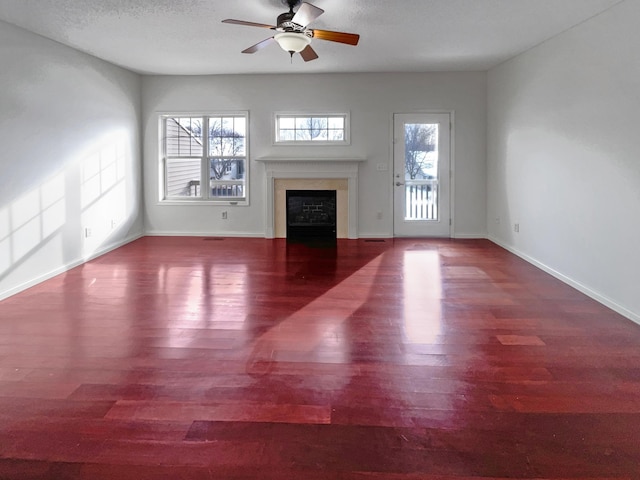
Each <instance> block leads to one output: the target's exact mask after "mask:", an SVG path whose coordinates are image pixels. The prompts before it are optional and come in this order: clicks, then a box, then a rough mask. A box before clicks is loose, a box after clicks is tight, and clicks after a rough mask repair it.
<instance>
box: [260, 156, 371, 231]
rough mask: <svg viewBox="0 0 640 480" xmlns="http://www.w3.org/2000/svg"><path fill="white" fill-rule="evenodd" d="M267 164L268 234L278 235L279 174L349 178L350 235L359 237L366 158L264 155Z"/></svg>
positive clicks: (288, 176)
mask: <svg viewBox="0 0 640 480" xmlns="http://www.w3.org/2000/svg"><path fill="white" fill-rule="evenodd" d="M256 161H258V162H261V163H264V166H265V178H266V182H267V184H266V188H265V202H264V204H265V229H266V231H265V236H266V237H267V238H274V237H275V228H274V198H275V195H274V185H275V180H276V179H279V178H287V179H295V178H299V179H337V178H342V179H346V180H347V182H348V196H347V198H348V207H347V208H348V228H347V235H348V238H358V165H359V164H360V163H361V162H364V161H366V159H364V158H340V157H335V158H300V157H294V158H291V157H290V158H286V157H262V158H256Z"/></svg>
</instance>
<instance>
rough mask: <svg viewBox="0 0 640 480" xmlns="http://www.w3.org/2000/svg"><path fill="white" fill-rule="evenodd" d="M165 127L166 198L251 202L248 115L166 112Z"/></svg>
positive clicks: (163, 142)
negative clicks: (248, 170) (248, 172)
mask: <svg viewBox="0 0 640 480" xmlns="http://www.w3.org/2000/svg"><path fill="white" fill-rule="evenodd" d="M162 131H163V137H162V138H163V141H162V152H163V154H162V159H163V165H164V181H163V184H164V188H163V196H162V199H163V200H168V201H171V200H178V201H179V200H187V201H194V200H195V201H197V200H202V201H221V202H231V203H242V204H246V203H247V200H248V199H247V158H248V157H247V114H246V113H244V114H221V115H204V116H188V115H180V116H177V115H175V116H174V115H168V116H163V117H162ZM203 185H204V186H206V187H205V188H202V186H203Z"/></svg>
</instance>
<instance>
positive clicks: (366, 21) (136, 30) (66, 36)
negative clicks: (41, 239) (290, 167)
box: [0, 0, 623, 75]
mask: <svg viewBox="0 0 640 480" xmlns="http://www.w3.org/2000/svg"><path fill="white" fill-rule="evenodd" d="M621 1H623V0H310V3H312V4H314V5H315V6H317V7H320V8H322V9H324V10H325V13H324V14H323V15H322V16H320V17H319V18H318V19H317V20H316V21H314V22H313V23H312V24H311V25H310V27H311V28H314V27H315V28H320V29H326V30H337V31H343V32H350V33H359V34H360V36H361V37H360V44H359V45H358V46H357V47H353V46H349V45H342V44H337V43H333V42H327V41H323V40H318V39H316V40H314V41H313V43H312V45H313V47H314V49H315V50H316V52H317V53H318V55H319V57H320V58H319V59H317V60H314V61H311V62H308V63H304V62H303V61H302V59H301V58H300V57H299V56H296V57H294V59H293V64H291V62H290V59H289V55H288V54H287V53H286V52H284V51H282V50H280V48H279V47H278V46H277V45H275V44H274V45H270V46H269V47H267V48H265V49H263V50H261V51H259V52H257V53H255V54H253V55H247V54H241V53H240V52H241V51H242V50H244V49H245V48H246V47H249V46H250V45H253V44H254V43H257V42H259V41H261V40H263V39H265V38H267V37H270V36H272V34H273V32H272V31H270V30H268V29H261V28H255V27H245V26H237V25H228V24H223V23H221V21H222V20H223V19H225V18H235V19H240V20H248V21H252V22H257V23H266V24H275V23H276V17H277V16H278V15H279V14H280V13H283V12H285V11H287V10H288V8H287V7H286V6H284V5H283V2H282V0H0V19H1V20H4V21H6V22H9V23H12V24H15V25H18V26H20V27H23V28H25V29H27V30H30V31H32V32H35V33H38V34H40V35H42V36H44V37H48V38H51V39H53V40H56V41H58V42H60V43H63V44H65V45H68V46H71V47H74V48H76V49H78V50H81V51H84V52H87V53H89V54H91V55H94V56H96V57H99V58H102V59H104V60H107V61H109V62H111V63H114V64H117V65H120V66H122V67H125V68H128V69H130V70H133V71H136V72H140V73H145V74H186V75H194V74H223V73H283V72H296V73H300V72H310V73H311V72H427V71H461V70H488V69H489V68H491V67H493V66H495V65H497V64H499V63H501V62H503V61H505V60H507V59H509V58H511V57H513V56H515V55H517V54H519V53H521V52H523V51H525V50H527V49H529V48H531V47H533V46H535V45H537V44H539V43H541V42H544V41H545V40H547V39H549V38H551V37H553V36H555V35H557V34H559V33H560V32H563V31H565V30H567V29H569V28H571V27H573V26H575V25H577V24H579V23H581V22H583V21H585V20H587V19H588V18H591V17H593V16H595V15H598V14H599V13H601V12H603V11H604V10H606V9H608V8H610V7H611V6H613V5H615V4H617V3H620V2H621ZM285 3H286V2H285Z"/></svg>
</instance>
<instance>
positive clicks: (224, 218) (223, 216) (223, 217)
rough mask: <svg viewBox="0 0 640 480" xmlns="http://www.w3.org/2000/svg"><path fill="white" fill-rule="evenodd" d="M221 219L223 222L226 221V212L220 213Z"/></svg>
mask: <svg viewBox="0 0 640 480" xmlns="http://www.w3.org/2000/svg"><path fill="white" fill-rule="evenodd" d="M222 219H223V220H226V219H227V212H226V211H224V212H222Z"/></svg>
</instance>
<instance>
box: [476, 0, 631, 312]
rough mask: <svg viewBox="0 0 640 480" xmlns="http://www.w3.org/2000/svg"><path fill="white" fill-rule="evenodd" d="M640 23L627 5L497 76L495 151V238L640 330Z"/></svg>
mask: <svg viewBox="0 0 640 480" xmlns="http://www.w3.org/2000/svg"><path fill="white" fill-rule="evenodd" d="M639 24H640V2H637V1H626V2H622V3H621V4H618V5H617V6H615V7H613V8H612V9H610V10H608V11H606V12H605V13H603V14H601V15H599V16H597V17H595V18H593V19H591V20H589V21H587V22H586V23H583V24H581V25H579V26H577V27H575V28H573V29H572V30H570V31H568V32H565V33H564V34H562V35H560V36H558V37H556V38H554V39H552V40H550V41H548V42H546V43H544V44H542V45H540V46H538V47H537V48H534V49H533V50H530V51H529V52H527V53H525V54H523V55H520V56H518V57H516V58H515V59H512V60H511V61H509V62H507V63H505V64H503V65H501V66H499V67H497V68H494V69H493V70H491V71H490V72H489V75H488V141H487V143H488V154H487V164H488V167H487V175H488V187H487V191H488V215H487V224H488V229H489V235H490V238H492V239H493V240H495V241H496V242H498V243H500V244H502V245H504V246H506V247H508V248H509V249H511V250H512V251H515V252H517V253H519V254H521V255H522V256H524V257H526V258H528V259H529V260H531V261H532V262H534V263H537V264H538V265H540V266H542V267H543V268H545V269H547V270H548V271H550V272H552V273H554V274H555V275H557V276H559V277H562V278H564V279H565V280H566V281H568V282H569V283H572V284H574V285H575V286H577V287H578V288H580V289H581V290H583V291H585V292H586V293H588V294H590V295H592V296H593V297H595V298H597V299H599V300H601V301H602V302H604V303H605V304H608V305H609V306H611V307H613V308H614V309H616V310H618V311H620V312H621V313H623V314H625V315H627V316H628V317H630V318H632V319H634V320H636V321H640V295H639V293H640V253H639V249H638V245H639V242H640V156H639V152H640V47H639V45H640V29H638V25H639ZM498 219H499V222H500V223H499V224H498ZM514 223H519V225H520V232H519V233H515V232H514V230H513V224H514Z"/></svg>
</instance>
